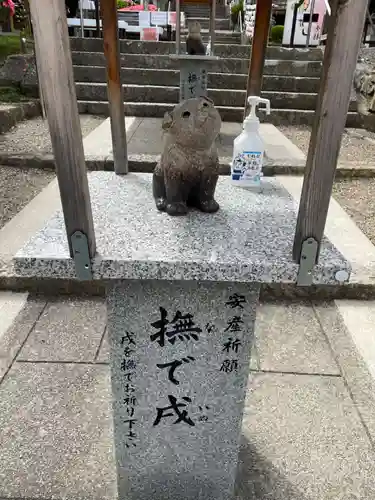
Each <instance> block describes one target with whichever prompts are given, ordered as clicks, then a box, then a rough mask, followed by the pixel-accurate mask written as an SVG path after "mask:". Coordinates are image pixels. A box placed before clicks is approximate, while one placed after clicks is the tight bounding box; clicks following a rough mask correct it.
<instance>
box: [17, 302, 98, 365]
mask: <svg viewBox="0 0 375 500" xmlns="http://www.w3.org/2000/svg"><path fill="white" fill-rule="evenodd" d="M106 321H107V316H106V308H105V304H104V301H103V300H102V299H85V300H83V299H82V300H79V301H77V300H75V299H74V298H69V299H66V300H56V301H52V302H50V303H49V304H48V306H47V307H46V309H45V311H44V313H43V315H42V316H41V317H40V319H39V320H38V321H37V323H36V324H35V327H34V329H33V331H32V332H31V334H30V336H29V337H28V339H27V341H26V343H25V345H24V346H23V348H22V350H21V353H20V355H19V359H20V360H24V361H39V362H40V361H64V362H74V361H75V362H82V361H86V362H93V361H94V360H95V358H96V355H97V352H98V349H99V346H100V343H101V340H102V337H103V334H104V329H105V325H106Z"/></svg>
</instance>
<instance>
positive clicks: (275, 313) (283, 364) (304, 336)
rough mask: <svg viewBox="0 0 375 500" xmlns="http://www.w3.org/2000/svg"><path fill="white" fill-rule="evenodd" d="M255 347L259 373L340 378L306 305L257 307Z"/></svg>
mask: <svg viewBox="0 0 375 500" xmlns="http://www.w3.org/2000/svg"><path fill="white" fill-rule="evenodd" d="M255 343H256V348H257V355H258V356H259V369H260V370H264V371H278V372H295V373H311V374H313V373H319V374H330V375H339V374H340V370H339V367H338V366H337V364H336V362H335V360H334V359H333V357H332V353H331V349H330V347H329V345H328V343H327V341H326V339H325V337H324V335H323V332H322V329H321V327H320V324H319V322H318V320H317V318H316V316H315V313H314V310H313V309H312V308H311V304H309V303H298V302H292V303H285V302H282V303H278V304H260V305H259V307H258V309H257V318H256V323H255Z"/></svg>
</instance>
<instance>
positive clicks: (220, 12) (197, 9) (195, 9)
mask: <svg viewBox="0 0 375 500" xmlns="http://www.w3.org/2000/svg"><path fill="white" fill-rule="evenodd" d="M182 10H183V12H184V13H185V16H186V17H187V18H189V17H210V11H211V8H210V6H209V5H207V4H206V5H204V4H190V3H188V4H183V5H182ZM216 16H217V17H219V18H220V17H221V18H225V17H226V16H227V8H226V7H225V6H224V5H216Z"/></svg>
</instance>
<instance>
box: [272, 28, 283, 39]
mask: <svg viewBox="0 0 375 500" xmlns="http://www.w3.org/2000/svg"><path fill="white" fill-rule="evenodd" d="M283 35H284V26H280V25H276V26H273V28H271V41H272V42H273V43H282V41H283Z"/></svg>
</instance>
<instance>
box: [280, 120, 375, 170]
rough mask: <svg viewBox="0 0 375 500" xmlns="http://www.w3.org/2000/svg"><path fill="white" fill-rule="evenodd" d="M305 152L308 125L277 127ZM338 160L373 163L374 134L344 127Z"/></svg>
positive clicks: (374, 160) (308, 135)
mask: <svg viewBox="0 0 375 500" xmlns="http://www.w3.org/2000/svg"><path fill="white" fill-rule="evenodd" d="M278 129H279V130H280V131H281V132H282V133H283V134H285V135H286V137H288V139H290V140H291V141H292V142H293V143H294V144H295V145H296V146H298V147H299V148H300V149H301V150H302V151H303V152H304V153H305V154H307V152H308V148H309V141H310V133H311V128H310V127H291V126H285V127H278ZM339 162H356V163H366V164H369V163H375V134H374V133H373V132H368V131H367V130H362V129H346V130H345V132H344V134H343V136H342V143H341V151H340V156H339Z"/></svg>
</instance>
